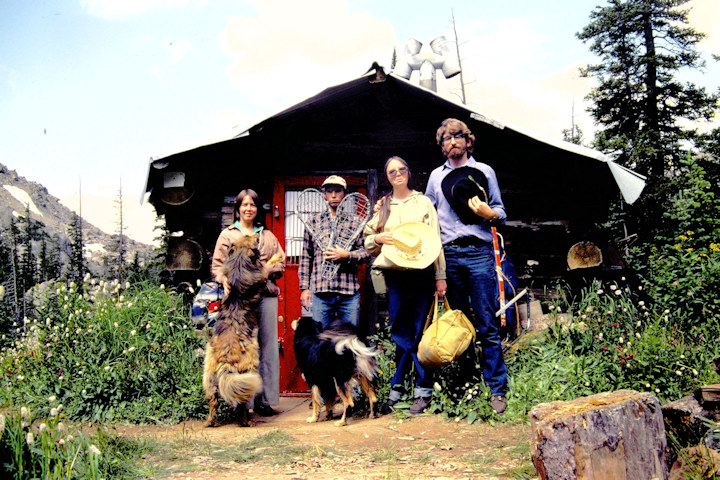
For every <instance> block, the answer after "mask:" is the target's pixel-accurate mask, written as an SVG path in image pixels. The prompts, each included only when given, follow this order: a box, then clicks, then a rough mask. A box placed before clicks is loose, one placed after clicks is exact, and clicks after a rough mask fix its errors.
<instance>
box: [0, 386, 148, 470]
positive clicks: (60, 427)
mask: <svg viewBox="0 0 720 480" xmlns="http://www.w3.org/2000/svg"><path fill="white" fill-rule="evenodd" d="M47 409H48V410H49V412H50V414H49V415H48V417H47V418H42V417H39V418H36V417H35V416H34V414H33V412H34V411H33V410H31V409H30V408H28V407H24V406H23V407H20V409H19V410H15V409H11V410H6V412H5V414H0V459H2V463H0V474H2V478H13V479H17V480H24V479H35V478H42V479H47V480H55V479H57V480H60V479H65V478H84V479H89V480H90V479H101V478H114V479H122V478H136V475H135V470H136V468H135V467H136V465H135V462H136V459H137V458H139V456H140V454H141V452H142V450H143V446H142V445H141V444H134V443H132V442H128V441H126V440H122V439H120V438H119V437H117V436H113V435H109V434H107V433H106V432H105V431H104V430H102V429H100V430H98V432H97V433H96V434H94V435H89V434H85V433H83V432H79V431H71V430H70V429H69V428H68V427H67V426H66V425H65V423H64V422H63V421H62V418H63V416H64V410H63V406H62V404H60V403H57V400H56V398H55V397H50V398H49V404H48V405H47Z"/></svg>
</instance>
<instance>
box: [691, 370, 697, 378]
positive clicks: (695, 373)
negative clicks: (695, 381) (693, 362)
mask: <svg viewBox="0 0 720 480" xmlns="http://www.w3.org/2000/svg"><path fill="white" fill-rule="evenodd" d="M692 372H693V375H695V376H696V377H697V376H698V371H697V370H695V369H694V368H693V369H692Z"/></svg>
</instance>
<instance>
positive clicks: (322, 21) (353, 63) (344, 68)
mask: <svg viewBox="0 0 720 480" xmlns="http://www.w3.org/2000/svg"><path fill="white" fill-rule="evenodd" d="M254 4H255V6H256V8H257V16H254V17H240V18H235V19H233V20H231V21H230V23H229V25H228V26H227V29H226V31H225V35H224V39H223V40H224V46H225V51H226V53H227V54H228V55H230V56H231V57H233V63H232V64H231V65H230V66H229V67H228V70H227V71H228V74H229V76H230V77H231V79H232V81H233V83H234V85H235V86H236V87H237V88H238V89H241V90H243V91H246V92H256V93H257V94H255V95H249V97H250V99H251V101H253V102H257V103H258V104H262V105H264V106H266V107H268V106H269V108H271V109H272V108H274V109H276V110H279V109H281V108H285V107H287V106H289V104H291V103H294V102H297V101H300V100H302V99H304V98H306V97H308V96H310V95H313V94H315V93H317V92H318V91H319V90H320V89H323V88H325V87H327V86H330V85H333V84H335V83H341V82H344V81H347V80H348V79H351V78H357V77H359V76H360V75H362V74H363V73H364V72H365V71H366V70H367V69H368V68H369V67H370V64H371V63H372V61H373V60H377V61H379V62H380V63H387V62H389V60H390V57H391V55H392V50H393V44H394V41H395V37H394V33H393V29H392V27H391V26H390V24H389V23H387V22H381V21H378V20H376V19H374V18H373V17H372V16H371V15H369V14H367V13H362V12H355V13H351V12H350V11H349V8H348V4H347V2H346V1H344V0H343V1H337V0H310V1H304V2H297V1H295V0H256V1H255V2H254ZM278 12H282V14H278ZM318 12H322V14H319V13H318ZM388 66H389V65H388Z"/></svg>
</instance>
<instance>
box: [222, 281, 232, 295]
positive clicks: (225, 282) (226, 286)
mask: <svg viewBox="0 0 720 480" xmlns="http://www.w3.org/2000/svg"><path fill="white" fill-rule="evenodd" d="M222 283H223V290H225V296H226V297H227V296H228V295H230V284H229V283H228V281H227V279H225V280H223V282H222Z"/></svg>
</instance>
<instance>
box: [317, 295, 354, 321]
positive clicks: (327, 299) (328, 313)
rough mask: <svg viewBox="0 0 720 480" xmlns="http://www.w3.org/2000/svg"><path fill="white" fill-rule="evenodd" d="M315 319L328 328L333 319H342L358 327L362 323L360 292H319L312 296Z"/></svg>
mask: <svg viewBox="0 0 720 480" xmlns="http://www.w3.org/2000/svg"><path fill="white" fill-rule="evenodd" d="M312 316H313V320H315V321H316V322H317V323H319V324H321V325H322V328H327V327H328V325H330V324H331V323H332V322H333V320H335V319H337V320H342V321H343V322H347V323H350V324H352V325H355V326H356V327H358V326H359V325H360V292H359V291H357V292H355V293H354V294H353V295H345V294H342V293H333V292H319V293H313V296H312Z"/></svg>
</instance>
